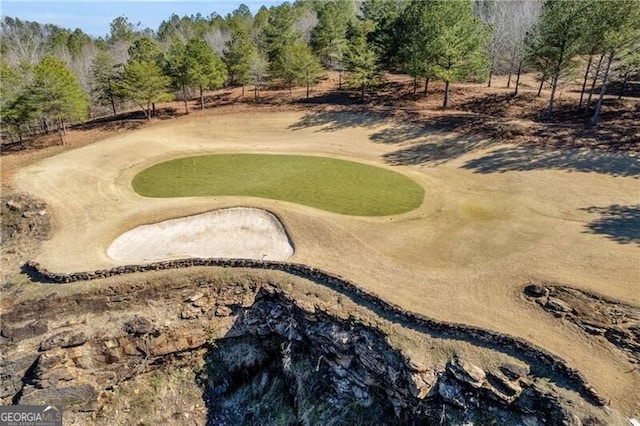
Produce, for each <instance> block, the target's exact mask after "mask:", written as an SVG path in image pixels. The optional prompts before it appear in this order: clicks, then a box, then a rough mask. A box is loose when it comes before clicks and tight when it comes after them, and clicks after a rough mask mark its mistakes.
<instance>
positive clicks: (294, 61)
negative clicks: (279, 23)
mask: <svg viewBox="0 0 640 426" xmlns="http://www.w3.org/2000/svg"><path fill="white" fill-rule="evenodd" d="M272 72H273V74H274V75H275V76H277V77H279V78H281V79H283V80H284V81H285V83H286V84H287V87H288V88H289V96H292V91H291V88H292V86H293V84H294V83H301V84H305V85H306V87H307V98H308V97H309V90H310V86H311V84H315V83H317V82H318V81H319V79H320V78H321V77H322V75H323V74H324V72H323V69H322V66H321V65H320V63H319V61H318V59H317V58H316V57H315V55H314V54H313V52H311V49H310V48H309V46H308V45H307V44H306V43H304V42H302V41H299V42H295V43H293V44H290V45H287V46H284V47H283V48H282V50H281V52H280V55H279V56H278V57H277V58H276V60H275V62H273V67H272Z"/></svg>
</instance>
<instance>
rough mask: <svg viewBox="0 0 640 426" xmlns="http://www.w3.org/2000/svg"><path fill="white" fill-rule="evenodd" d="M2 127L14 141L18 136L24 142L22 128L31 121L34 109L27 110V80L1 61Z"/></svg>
mask: <svg viewBox="0 0 640 426" xmlns="http://www.w3.org/2000/svg"><path fill="white" fill-rule="evenodd" d="M0 82H2V90H0V117H2V120H0V125H1V126H2V127H1V128H2V131H3V132H6V133H7V134H8V135H9V136H10V137H11V138H12V139H13V136H14V135H17V136H18V137H19V138H20V141H22V127H23V126H24V125H25V124H26V123H28V122H29V121H31V119H32V118H33V117H32V113H33V112H34V111H33V110H32V108H26V107H27V105H26V101H27V99H26V97H25V96H24V87H25V84H26V82H25V79H24V78H23V76H22V75H21V73H20V72H19V71H18V70H17V69H15V68H12V67H10V66H9V65H8V64H7V63H6V62H4V61H2V60H0Z"/></svg>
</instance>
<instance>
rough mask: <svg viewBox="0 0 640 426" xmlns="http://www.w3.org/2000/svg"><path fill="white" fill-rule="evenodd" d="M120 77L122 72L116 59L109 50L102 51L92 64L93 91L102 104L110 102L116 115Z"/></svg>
mask: <svg viewBox="0 0 640 426" xmlns="http://www.w3.org/2000/svg"><path fill="white" fill-rule="evenodd" d="M119 79H120V73H119V72H118V68H117V65H116V62H115V60H114V59H113V57H112V56H111V55H110V54H109V52H106V51H104V52H100V53H98V54H97V55H96V56H95V57H94V58H93V62H92V64H91V82H92V92H93V93H94V95H95V99H96V100H97V101H98V103H100V104H103V105H104V104H108V105H110V106H111V109H112V110H113V115H114V116H116V115H117V112H116V99H117V97H118V96H117V94H116V86H117V82H118V80H119Z"/></svg>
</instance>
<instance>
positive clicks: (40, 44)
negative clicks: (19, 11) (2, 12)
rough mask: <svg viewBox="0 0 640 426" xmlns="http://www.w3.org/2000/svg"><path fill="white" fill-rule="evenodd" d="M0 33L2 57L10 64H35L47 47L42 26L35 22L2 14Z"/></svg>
mask: <svg viewBox="0 0 640 426" xmlns="http://www.w3.org/2000/svg"><path fill="white" fill-rule="evenodd" d="M0 34H2V38H1V40H0V49H1V51H2V57H3V58H4V60H6V61H7V62H8V63H9V64H11V65H26V64H29V65H35V64H36V63H38V61H40V59H41V58H42V57H43V55H44V53H45V51H46V49H47V39H46V37H45V34H44V31H43V28H42V26H41V25H40V24H38V23H37V22H29V21H21V20H20V19H18V18H11V17H8V16H4V17H3V18H2V21H1V22H0Z"/></svg>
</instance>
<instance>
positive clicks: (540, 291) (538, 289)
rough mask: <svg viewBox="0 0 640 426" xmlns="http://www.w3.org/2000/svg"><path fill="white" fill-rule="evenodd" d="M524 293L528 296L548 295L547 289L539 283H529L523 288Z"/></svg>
mask: <svg viewBox="0 0 640 426" xmlns="http://www.w3.org/2000/svg"><path fill="white" fill-rule="evenodd" d="M524 294H526V295H527V296H529V297H535V298H538V297H544V296H547V295H549V289H548V288H546V287H545V286H543V285H540V284H529V285H528V286H526V287H525V288H524Z"/></svg>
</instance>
